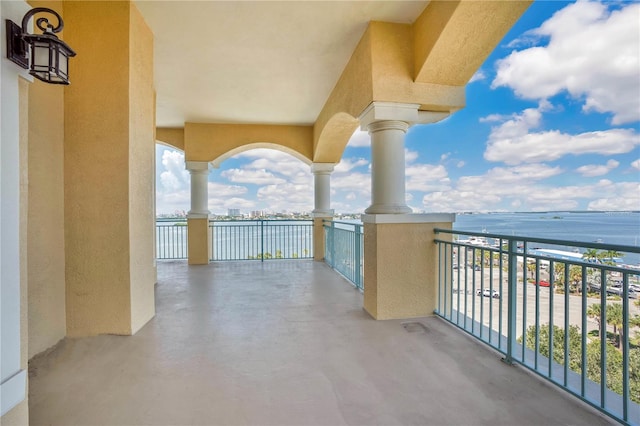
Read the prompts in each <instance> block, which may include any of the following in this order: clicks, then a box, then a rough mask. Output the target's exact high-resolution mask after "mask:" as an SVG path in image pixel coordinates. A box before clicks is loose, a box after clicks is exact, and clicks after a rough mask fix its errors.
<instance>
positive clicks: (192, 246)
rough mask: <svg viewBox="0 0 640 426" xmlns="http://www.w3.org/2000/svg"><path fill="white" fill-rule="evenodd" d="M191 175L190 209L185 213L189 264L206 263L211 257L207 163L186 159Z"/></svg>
mask: <svg viewBox="0 0 640 426" xmlns="http://www.w3.org/2000/svg"><path fill="white" fill-rule="evenodd" d="M186 168H187V170H189V174H190V175H191V209H190V210H189V213H188V215H187V232H188V236H189V238H188V246H189V247H188V249H189V265H206V264H208V263H209V259H210V258H211V232H210V231H209V208H208V201H209V192H208V185H209V184H208V182H209V179H208V178H209V163H208V162H207V161H187V164H186Z"/></svg>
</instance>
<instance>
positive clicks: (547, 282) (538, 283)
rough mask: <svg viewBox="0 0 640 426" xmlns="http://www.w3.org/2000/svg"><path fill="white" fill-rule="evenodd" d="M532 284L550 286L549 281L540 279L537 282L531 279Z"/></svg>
mask: <svg viewBox="0 0 640 426" xmlns="http://www.w3.org/2000/svg"><path fill="white" fill-rule="evenodd" d="M532 284H533V285H537V286H540V287H551V283H549V281H547V280H540V281H538V282H535V281H533V282H532Z"/></svg>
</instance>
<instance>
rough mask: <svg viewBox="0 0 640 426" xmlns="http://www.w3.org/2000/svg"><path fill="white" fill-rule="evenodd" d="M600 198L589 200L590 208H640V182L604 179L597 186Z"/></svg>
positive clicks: (607, 209) (610, 209)
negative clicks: (615, 181)
mask: <svg viewBox="0 0 640 426" xmlns="http://www.w3.org/2000/svg"><path fill="white" fill-rule="evenodd" d="M597 194H598V195H597V196H598V198H596V199H594V200H593V201H591V202H589V204H588V206H587V208H588V209H589V210H605V211H617V210H638V209H640V183H638V182H618V183H613V182H611V181H608V180H603V181H601V182H600V184H599V185H598V186H597Z"/></svg>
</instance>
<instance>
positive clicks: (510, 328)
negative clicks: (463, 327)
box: [502, 238, 524, 364]
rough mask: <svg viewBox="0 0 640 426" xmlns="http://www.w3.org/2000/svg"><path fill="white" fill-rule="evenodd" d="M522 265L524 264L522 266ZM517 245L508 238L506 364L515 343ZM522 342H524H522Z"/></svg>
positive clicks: (511, 361)
mask: <svg viewBox="0 0 640 426" xmlns="http://www.w3.org/2000/svg"><path fill="white" fill-rule="evenodd" d="M523 267H524V266H523ZM517 284H518V245H517V242H516V240H515V239H513V238H509V272H508V273H507V291H508V292H509V297H508V299H507V356H506V357H504V358H503V359H502V360H503V361H504V362H506V363H507V364H513V348H514V346H515V343H516V327H517V325H516V303H518V297H517V296H518V295H517V293H516V288H517ZM523 344H524V342H523Z"/></svg>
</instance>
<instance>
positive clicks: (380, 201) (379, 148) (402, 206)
mask: <svg viewBox="0 0 640 426" xmlns="http://www.w3.org/2000/svg"><path fill="white" fill-rule="evenodd" d="M408 128H409V123H407V122H404V121H399V120H383V121H375V122H373V123H371V124H369V125H368V126H367V129H368V130H369V134H370V135H371V206H369V208H367V209H366V210H365V213H367V214H388V213H394V214H399V213H411V208H410V207H409V206H407V203H406V201H405V175H404V135H405V133H406V132H407V129H408Z"/></svg>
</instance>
